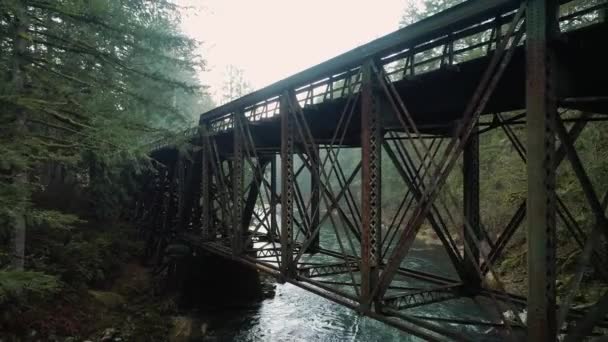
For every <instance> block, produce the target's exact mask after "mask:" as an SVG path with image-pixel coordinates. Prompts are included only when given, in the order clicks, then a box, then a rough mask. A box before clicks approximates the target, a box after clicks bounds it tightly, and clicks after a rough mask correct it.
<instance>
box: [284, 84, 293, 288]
mask: <svg viewBox="0 0 608 342" xmlns="http://www.w3.org/2000/svg"><path fill="white" fill-rule="evenodd" d="M289 96H291V95H290V94H289V93H288V92H284V93H283V94H282V95H281V102H280V111H281V114H280V115H281V275H282V276H283V277H286V278H289V277H290V276H291V275H292V274H293V272H294V270H293V263H292V262H293V252H292V250H293V205H294V181H295V175H294V173H293V154H294V123H293V120H294V118H293V115H292V110H291V109H290V108H289V98H288V97H289Z"/></svg>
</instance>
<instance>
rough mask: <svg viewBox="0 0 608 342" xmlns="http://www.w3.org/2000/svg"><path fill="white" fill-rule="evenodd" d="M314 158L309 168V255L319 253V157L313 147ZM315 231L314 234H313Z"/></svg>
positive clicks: (317, 149)
mask: <svg viewBox="0 0 608 342" xmlns="http://www.w3.org/2000/svg"><path fill="white" fill-rule="evenodd" d="M313 153H314V156H311V158H310V160H311V165H310V166H311V168H310V227H309V231H310V234H311V235H312V242H311V243H310V246H309V248H308V250H307V252H310V253H317V252H318V251H319V244H320V235H319V231H318V230H315V228H316V227H317V226H318V225H319V222H320V216H321V212H320V210H319V209H320V206H321V192H320V188H321V179H320V177H319V176H320V175H319V168H320V167H321V166H320V157H319V147H315V148H314V150H313ZM315 231H316V233H315Z"/></svg>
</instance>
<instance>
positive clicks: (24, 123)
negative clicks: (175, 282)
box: [0, 0, 211, 314]
mask: <svg viewBox="0 0 608 342" xmlns="http://www.w3.org/2000/svg"><path fill="white" fill-rule="evenodd" d="M179 10H180V9H179V8H178V7H177V5H175V4H174V3H173V2H172V1H164V0H161V1H151V0H120V1H115V0H52V1H51V0H3V1H0V74H1V75H0V108H1V111H0V154H1V155H2V160H1V161H0V307H2V308H4V307H6V303H7V302H8V301H13V300H14V299H15V298H17V297H19V298H22V299H23V300H25V301H27V300H28V298H30V297H32V296H31V295H32V294H37V295H43V294H45V293H46V294H49V295H50V294H52V293H54V292H56V291H57V290H58V289H59V288H60V287H65V286H67V287H77V286H79V285H78V284H87V283H91V282H95V281H102V280H103V279H104V278H105V276H106V273H107V272H108V271H109V270H111V269H112V267H113V266H114V265H115V263H116V258H120V256H121V253H118V252H117V251H119V250H120V251H122V250H123V249H121V248H118V247H116V248H114V247H113V245H114V244H116V243H120V242H121V241H120V238H119V239H117V240H114V237H113V236H112V235H111V234H110V233H109V231H108V230H107V229H100V228H95V229H92V228H91V227H87V226H86V225H85V221H86V220H97V221H99V220H108V219H114V218H117V217H118V215H119V214H120V213H121V210H123V209H124V208H125V207H126V204H127V203H129V196H130V194H131V192H130V190H131V189H132V188H133V187H135V186H136V184H135V183H134V182H135V180H134V175H136V174H137V173H138V172H141V171H142V170H143V169H145V168H146V167H147V166H148V161H147V159H146V158H147V157H146V152H147V149H148V144H149V143H150V142H151V141H154V140H156V139H159V138H161V137H168V136H171V135H172V134H174V132H178V131H181V130H183V129H184V128H186V127H190V126H191V125H192V124H193V123H194V122H196V120H197V117H198V115H199V114H200V113H201V112H202V111H204V110H205V109H207V108H205V107H208V106H210V105H211V101H210V98H209V96H208V95H207V94H206V91H205V88H204V87H201V86H200V84H199V81H198V79H197V76H196V75H197V72H198V71H199V70H201V69H202V68H204V60H203V59H202V57H201V56H199V55H197V53H196V49H197V46H198V43H197V42H196V41H194V40H192V39H190V38H187V37H186V36H184V35H183V34H182V33H181V32H180V31H179V20H180V18H179V15H180V11H179ZM26 232H27V234H26ZM104 232H107V233H104ZM100 234H101V235H100ZM112 260H114V263H113V262H112ZM11 265H12V269H11V267H10V266H11ZM7 267H8V268H7ZM24 268H25V269H27V270H28V271H21V270H22V269H24ZM45 273H46V274H45ZM47 274H48V275H47ZM1 311H3V312H5V310H4V309H3V310H1ZM6 312H7V314H8V311H6ZM13 314H14V312H13Z"/></svg>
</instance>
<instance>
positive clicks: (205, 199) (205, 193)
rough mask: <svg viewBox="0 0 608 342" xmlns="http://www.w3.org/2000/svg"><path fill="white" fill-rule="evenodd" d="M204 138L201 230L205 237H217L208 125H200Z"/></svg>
mask: <svg viewBox="0 0 608 342" xmlns="http://www.w3.org/2000/svg"><path fill="white" fill-rule="evenodd" d="M200 134H201V140H202V145H203V146H202V148H201V155H202V156H201V199H200V201H201V230H202V235H203V237H205V238H215V232H214V230H213V228H212V226H211V207H212V203H211V201H212V198H213V197H212V196H211V187H210V185H211V181H212V179H211V167H210V166H211V146H210V144H209V131H208V128H207V125H201V126H200Z"/></svg>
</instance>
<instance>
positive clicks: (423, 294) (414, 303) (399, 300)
mask: <svg viewBox="0 0 608 342" xmlns="http://www.w3.org/2000/svg"><path fill="white" fill-rule="evenodd" d="M460 286H462V285H461V284H457V285H447V286H442V287H438V288H431V289H425V290H419V291H413V292H408V293H400V294H395V295H391V296H387V297H385V298H384V299H383V304H384V305H385V306H388V307H390V308H392V309H395V310H405V309H411V308H414V307H418V306H423V305H429V304H433V303H438V302H443V301H446V300H450V299H455V298H458V297H459V293H458V291H457V290H458V288H459V287H460Z"/></svg>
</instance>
